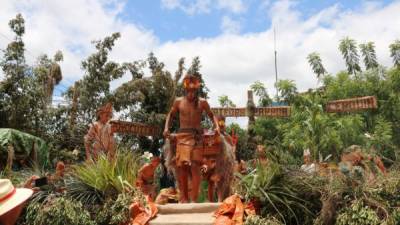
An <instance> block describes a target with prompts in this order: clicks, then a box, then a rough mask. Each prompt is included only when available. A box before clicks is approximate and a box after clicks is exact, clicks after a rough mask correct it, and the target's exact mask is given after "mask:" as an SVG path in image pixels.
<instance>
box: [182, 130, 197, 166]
mask: <svg viewBox="0 0 400 225" xmlns="http://www.w3.org/2000/svg"><path fill="white" fill-rule="evenodd" d="M202 159H203V137H202V133H201V132H198V131H197V130H195V129H193V130H187V129H181V130H180V133H177V134H176V165H177V166H178V167H180V166H183V165H191V164H192V162H196V163H201V161H202Z"/></svg>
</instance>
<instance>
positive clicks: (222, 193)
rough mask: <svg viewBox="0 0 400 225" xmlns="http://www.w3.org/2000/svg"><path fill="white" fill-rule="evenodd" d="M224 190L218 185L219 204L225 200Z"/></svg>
mask: <svg viewBox="0 0 400 225" xmlns="http://www.w3.org/2000/svg"><path fill="white" fill-rule="evenodd" d="M224 191H225V190H224V188H223V187H222V186H220V185H217V195H218V202H222V201H223V200H224Z"/></svg>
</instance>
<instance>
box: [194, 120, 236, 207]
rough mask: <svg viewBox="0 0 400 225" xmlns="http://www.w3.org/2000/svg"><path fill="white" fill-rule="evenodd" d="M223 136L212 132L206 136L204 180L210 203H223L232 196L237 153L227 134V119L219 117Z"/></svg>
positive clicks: (202, 168)
mask: <svg viewBox="0 0 400 225" xmlns="http://www.w3.org/2000/svg"><path fill="white" fill-rule="evenodd" d="M217 119H218V125H219V127H220V131H221V135H216V134H214V133H212V132H208V133H206V134H204V151H203V165H202V167H201V171H202V175H203V179H205V180H206V181H207V182H208V201H210V202H213V201H214V195H215V193H216V194H217V197H218V202H222V201H223V200H224V199H225V198H226V197H228V196H229V195H230V194H231V183H232V181H233V173H234V166H235V152H234V145H233V141H232V138H231V136H229V135H228V134H227V133H226V132H225V118H224V117H222V116H218V117H217Z"/></svg>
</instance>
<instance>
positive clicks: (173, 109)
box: [163, 99, 180, 137]
mask: <svg viewBox="0 0 400 225" xmlns="http://www.w3.org/2000/svg"><path fill="white" fill-rule="evenodd" d="M179 102H180V101H179V99H175V101H174V104H173V105H172V107H171V110H170V111H169V113H168V115H167V118H166V119H165V127H164V132H163V135H164V137H167V136H169V128H170V126H171V121H172V119H173V118H174V117H175V115H176V113H177V112H178V110H179V108H178V107H179Z"/></svg>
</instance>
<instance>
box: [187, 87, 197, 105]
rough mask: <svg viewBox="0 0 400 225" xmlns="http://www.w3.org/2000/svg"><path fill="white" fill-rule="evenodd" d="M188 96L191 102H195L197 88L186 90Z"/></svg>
mask: <svg viewBox="0 0 400 225" xmlns="http://www.w3.org/2000/svg"><path fill="white" fill-rule="evenodd" d="M186 98H187V100H189V101H190V102H193V101H194V100H195V99H196V90H193V89H189V90H186Z"/></svg>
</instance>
